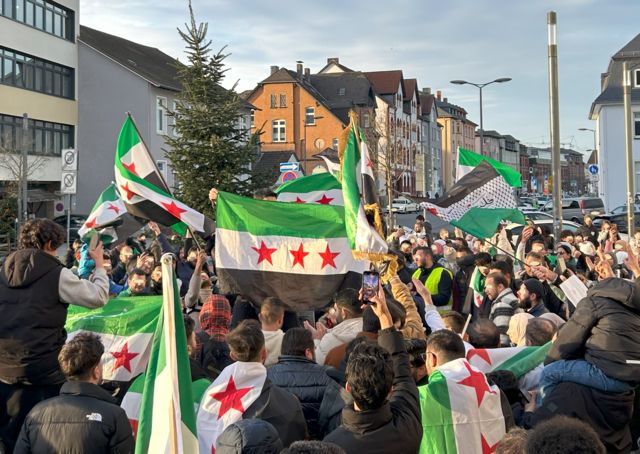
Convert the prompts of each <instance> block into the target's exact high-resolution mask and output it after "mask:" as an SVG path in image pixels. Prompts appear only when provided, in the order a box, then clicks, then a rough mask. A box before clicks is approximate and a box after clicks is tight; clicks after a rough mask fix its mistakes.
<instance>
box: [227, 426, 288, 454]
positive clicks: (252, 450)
mask: <svg viewBox="0 0 640 454" xmlns="http://www.w3.org/2000/svg"><path fill="white" fill-rule="evenodd" d="M283 449H284V447H283V446H282V441H280V437H279V436H278V431H276V429H275V427H273V426H272V425H271V424H269V423H268V422H266V421H263V420H261V419H241V420H240V421H238V422H236V423H233V424H231V425H230V426H229V427H227V428H226V429H225V430H224V432H222V433H221V434H220V436H219V437H218V441H217V442H216V451H215V452H216V454H278V453H279V452H280V451H282V450H283Z"/></svg>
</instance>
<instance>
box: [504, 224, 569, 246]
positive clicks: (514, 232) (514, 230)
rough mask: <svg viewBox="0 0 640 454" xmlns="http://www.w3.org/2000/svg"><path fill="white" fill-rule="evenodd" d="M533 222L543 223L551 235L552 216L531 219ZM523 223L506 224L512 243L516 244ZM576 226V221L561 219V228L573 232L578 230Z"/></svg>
mask: <svg viewBox="0 0 640 454" xmlns="http://www.w3.org/2000/svg"><path fill="white" fill-rule="evenodd" d="M532 220H533V219H532ZM533 223H534V224H535V225H536V227H540V226H543V225H546V226H548V227H549V228H550V229H551V236H554V235H553V218H549V219H540V220H538V221H533ZM524 227H525V226H524V225H522V224H515V223H514V224H508V225H507V226H506V227H505V229H506V230H509V231H511V241H512V242H513V244H516V242H517V241H518V238H519V237H520V235H521V234H522V229H524ZM578 227H580V224H578V223H576V222H571V221H562V229H563V230H571V231H572V232H575V231H576V230H578Z"/></svg>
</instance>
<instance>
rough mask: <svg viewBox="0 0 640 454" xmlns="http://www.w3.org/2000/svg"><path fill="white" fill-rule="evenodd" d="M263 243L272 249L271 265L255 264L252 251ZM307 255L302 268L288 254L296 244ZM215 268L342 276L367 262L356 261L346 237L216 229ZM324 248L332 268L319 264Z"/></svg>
mask: <svg viewBox="0 0 640 454" xmlns="http://www.w3.org/2000/svg"><path fill="white" fill-rule="evenodd" d="M263 242H264V246H265V248H268V249H276V250H275V251H274V252H273V253H272V254H270V257H271V262H272V263H269V261H268V260H263V261H262V262H261V263H259V264H258V260H259V258H260V253H259V252H256V251H255V250H254V249H252V248H256V249H260V248H261V247H262V243H263ZM301 244H302V246H303V251H304V252H305V253H308V254H309V255H306V256H305V257H304V258H303V261H304V268H303V267H302V266H301V265H300V264H296V265H295V266H293V264H294V261H295V258H294V254H292V252H291V251H293V252H297V251H298V250H299V248H300V245H301ZM216 245H217V247H216V265H217V266H218V267H219V268H228V269H240V270H244V271H251V270H255V271H273V272H280V273H294V274H307V275H309V274H320V275H333V274H345V273H347V272H349V271H354V272H359V273H362V272H363V271H364V270H365V266H366V265H367V264H368V262H356V261H355V260H354V259H353V255H352V254H351V249H350V247H349V240H348V239H347V238H320V239H316V238H293V237H286V236H255V235H252V234H250V233H248V232H237V231H234V230H227V229H220V228H219V229H217V230H216ZM327 246H329V252H331V253H333V254H336V253H338V255H337V256H335V257H333V263H335V268H334V267H333V266H332V265H330V264H327V265H325V266H324V268H323V267H322V265H323V262H324V260H323V257H322V256H321V255H320V254H323V255H325V256H326V253H327Z"/></svg>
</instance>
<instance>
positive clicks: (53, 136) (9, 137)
mask: <svg viewBox="0 0 640 454" xmlns="http://www.w3.org/2000/svg"><path fill="white" fill-rule="evenodd" d="M28 126H29V129H28V134H29V137H28V140H27V143H28V150H27V152H28V153H29V154H49V155H54V156H60V154H61V151H62V150H64V149H66V148H73V145H74V130H73V126H70V125H63V124H60V123H50V122H44V121H40V120H33V119H29V125H28ZM22 131H23V129H22V117H12V116H9V115H4V116H2V115H0V146H5V147H8V148H14V149H15V151H16V152H20V151H22V148H21V146H22Z"/></svg>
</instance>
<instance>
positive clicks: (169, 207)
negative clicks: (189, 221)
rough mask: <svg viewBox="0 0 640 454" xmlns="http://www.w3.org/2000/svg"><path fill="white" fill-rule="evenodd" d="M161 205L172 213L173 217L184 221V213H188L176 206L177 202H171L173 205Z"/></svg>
mask: <svg viewBox="0 0 640 454" xmlns="http://www.w3.org/2000/svg"><path fill="white" fill-rule="evenodd" d="M161 203H162V205H163V206H164V207H165V208H166V209H167V211H168V212H169V213H171V214H172V215H173V216H175V217H177V218H178V219H180V220H182V217H181V215H182V213H184V212H185V211H187V210H183V209H182V208H180V207H179V206H178V205H176V202H174V201H173V200H172V201H171V203H164V202H161Z"/></svg>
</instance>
